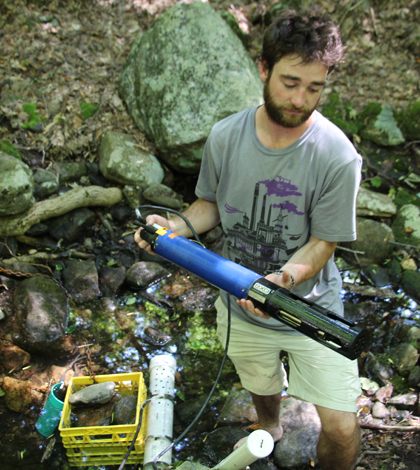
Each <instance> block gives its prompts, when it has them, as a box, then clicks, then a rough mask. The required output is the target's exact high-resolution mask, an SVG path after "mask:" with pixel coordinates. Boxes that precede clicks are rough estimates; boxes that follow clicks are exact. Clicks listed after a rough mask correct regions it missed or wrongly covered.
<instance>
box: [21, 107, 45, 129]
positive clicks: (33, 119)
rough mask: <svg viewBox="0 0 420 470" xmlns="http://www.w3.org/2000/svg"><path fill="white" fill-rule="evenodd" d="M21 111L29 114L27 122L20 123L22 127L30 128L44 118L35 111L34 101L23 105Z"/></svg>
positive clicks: (41, 121)
mask: <svg viewBox="0 0 420 470" xmlns="http://www.w3.org/2000/svg"><path fill="white" fill-rule="evenodd" d="M23 111H24V112H25V113H26V114H27V115H28V116H29V121H28V122H27V123H24V124H21V127H22V129H30V128H31V127H35V126H36V125H37V124H39V123H43V122H45V120H44V119H43V118H42V117H41V116H40V115H39V114H38V113H37V105H36V104H35V103H26V104H24V105H23Z"/></svg>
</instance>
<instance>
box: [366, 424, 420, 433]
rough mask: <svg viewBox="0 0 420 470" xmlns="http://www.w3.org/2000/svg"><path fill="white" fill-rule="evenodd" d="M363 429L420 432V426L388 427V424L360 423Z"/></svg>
mask: <svg viewBox="0 0 420 470" xmlns="http://www.w3.org/2000/svg"><path fill="white" fill-rule="evenodd" d="M359 425H360V427H361V428H366V429H378V430H380V431H398V432H420V425H415V426H397V425H396V426H387V425H386V424H374V423H359Z"/></svg>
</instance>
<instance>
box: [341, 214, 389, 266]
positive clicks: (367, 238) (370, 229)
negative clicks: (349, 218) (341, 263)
mask: <svg viewBox="0 0 420 470" xmlns="http://www.w3.org/2000/svg"><path fill="white" fill-rule="evenodd" d="M394 240H395V239H394V235H393V233H392V230H391V229H390V228H389V227H388V226H387V225H385V224H384V223H382V222H376V221H375V220H370V219H363V218H361V217H357V240H356V241H354V242H351V243H343V246H345V247H348V248H350V249H351V250H353V251H357V252H361V253H364V254H361V253H358V254H357V257H356V256H355V254H353V253H349V252H345V251H343V253H342V255H343V257H344V258H346V259H347V260H348V261H349V262H351V263H354V264H357V265H359V264H360V266H369V265H372V264H382V263H383V262H384V261H385V260H386V259H388V258H389V257H390V255H391V253H392V250H393V248H394V246H393V245H392V243H389V242H390V241H391V242H392V241H394Z"/></svg>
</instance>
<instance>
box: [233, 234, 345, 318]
mask: <svg viewBox="0 0 420 470" xmlns="http://www.w3.org/2000/svg"><path fill="white" fill-rule="evenodd" d="M336 246H337V242H327V241H325V240H321V239H319V238H316V237H314V236H313V235H311V238H310V239H309V241H308V243H306V245H303V247H302V248H300V249H299V250H298V251H297V252H296V253H295V254H294V255H293V256H292V257H291V258H290V259H289V261H288V262H287V263H286V264H285V265H284V266H283V267H282V268H281V269H282V271H284V272H283V274H276V273H271V274H268V275H267V276H266V278H267V279H268V280H269V281H271V282H274V283H275V284H278V285H279V286H281V287H284V288H285V289H290V288H291V286H292V280H291V277H290V275H292V276H293V278H294V281H295V285H296V286H297V285H298V284H301V283H302V282H305V281H307V280H309V279H311V278H312V277H313V276H315V274H317V273H319V271H321V269H322V268H323V267H324V266H325V264H326V263H327V261H328V260H329V259H330V258H331V256H332V254H333V253H334V250H335V248H336ZM238 304H239V305H240V306H241V307H243V308H244V309H245V310H248V311H249V312H251V313H252V314H253V315H255V316H257V317H263V318H270V317H269V316H268V315H266V314H265V313H263V312H261V310H258V309H257V308H254V305H253V303H252V301H250V300H245V299H241V300H239V301H238Z"/></svg>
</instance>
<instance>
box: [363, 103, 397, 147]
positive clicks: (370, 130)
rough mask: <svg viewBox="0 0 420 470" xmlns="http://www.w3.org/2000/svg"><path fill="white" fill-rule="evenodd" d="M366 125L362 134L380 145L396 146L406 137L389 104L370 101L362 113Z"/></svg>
mask: <svg viewBox="0 0 420 470" xmlns="http://www.w3.org/2000/svg"><path fill="white" fill-rule="evenodd" d="M360 119H361V120H362V121H363V122H364V127H363V128H362V129H361V130H360V136H361V137H362V138H364V139H367V140H371V141H373V142H375V143H377V144H378V145H384V146H394V145H399V144H402V143H403V142H404V141H405V139H404V136H403V134H402V132H401V129H400V128H399V127H398V125H397V122H396V120H395V119H394V113H393V111H392V109H391V107H390V106H389V105H387V104H383V105H381V104H379V103H370V104H368V105H367V106H366V108H365V109H364V110H363V111H362V113H361V114H360Z"/></svg>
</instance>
